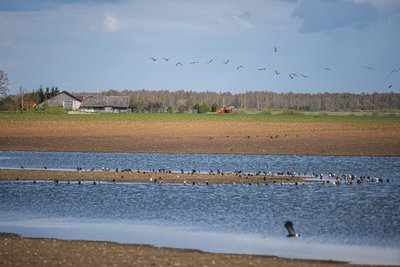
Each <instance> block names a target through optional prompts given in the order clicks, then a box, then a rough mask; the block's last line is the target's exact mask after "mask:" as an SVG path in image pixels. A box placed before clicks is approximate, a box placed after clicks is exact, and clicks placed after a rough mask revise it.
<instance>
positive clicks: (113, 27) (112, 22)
mask: <svg viewBox="0 0 400 267" xmlns="http://www.w3.org/2000/svg"><path fill="white" fill-rule="evenodd" d="M103 24H104V27H105V28H106V30H107V31H109V32H117V31H119V29H120V28H121V26H122V23H121V22H120V21H119V20H118V19H117V17H116V16H115V15H114V14H112V13H110V12H106V13H105V18H104V21H103Z"/></svg>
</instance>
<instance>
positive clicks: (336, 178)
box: [21, 166, 389, 186]
mask: <svg viewBox="0 0 400 267" xmlns="http://www.w3.org/2000/svg"><path fill="white" fill-rule="evenodd" d="M21 169H24V167H23V166H21ZM43 169H45V170H48V167H47V166H44V167H43ZM76 171H78V172H81V171H86V172H115V173H124V172H127V173H133V172H137V173H139V174H140V173H141V174H188V175H195V174H199V175H202V174H203V175H204V174H208V175H209V176H214V175H219V176H224V175H234V176H235V177H238V178H245V179H249V178H250V177H261V176H263V181H264V184H265V185H268V184H269V183H268V181H267V176H268V177H271V178H273V177H276V178H279V180H280V181H279V182H276V181H275V180H272V182H271V183H272V184H273V185H282V186H283V185H288V184H293V185H296V186H297V185H299V182H298V181H297V180H296V181H294V182H293V181H291V180H290V178H297V179H303V180H304V181H303V182H302V183H301V184H302V185H305V184H306V182H312V183H315V182H316V181H318V180H320V181H321V184H322V185H325V184H332V185H340V184H345V185H352V184H353V183H354V184H358V185H360V184H363V183H373V184H382V183H384V180H383V179H382V178H379V177H377V178H375V177H370V176H357V175H353V174H350V173H344V174H341V175H337V174H336V173H334V172H329V173H328V174H327V177H328V178H326V176H325V175H324V174H323V173H315V172H314V173H303V174H301V173H298V172H292V171H286V172H271V171H269V172H267V171H259V172H256V173H245V172H243V171H241V170H235V171H233V172H229V171H223V170H210V171H209V172H208V173H204V172H200V171H198V170H195V169H193V170H191V171H185V170H183V169H181V170H180V171H179V172H176V171H175V172H174V171H171V170H167V169H158V170H156V169H151V170H149V171H144V170H140V169H137V170H136V171H135V170H133V169H131V168H126V169H119V168H116V169H115V170H112V169H110V168H104V167H102V168H101V169H95V168H91V169H83V168H82V167H76ZM123 177H124V176H123V175H122V176H121V178H123ZM177 177H179V176H177ZM282 178H286V182H284V181H282ZM307 179H311V180H308V181H307ZM149 180H150V182H153V183H159V184H161V183H163V180H162V178H161V176H160V177H159V179H157V178H150V179H149ZM33 182H34V183H36V180H34V181H33ZM54 182H55V183H57V184H58V183H59V182H60V181H59V180H58V179H54ZM112 182H113V183H114V184H115V183H116V180H115V179H113V180H112ZM67 183H70V181H67ZM97 183H100V182H96V181H93V184H94V185H96V184H97ZM386 183H389V179H386ZM78 184H82V182H81V181H78ZM182 184H184V185H186V184H187V183H186V180H183V181H182ZM192 184H193V185H196V184H199V183H196V182H192ZM204 184H206V185H209V184H210V183H209V182H208V181H204ZM233 184H236V182H233ZM247 184H248V185H252V183H251V182H248V183H247ZM255 184H256V185H261V184H260V182H255Z"/></svg>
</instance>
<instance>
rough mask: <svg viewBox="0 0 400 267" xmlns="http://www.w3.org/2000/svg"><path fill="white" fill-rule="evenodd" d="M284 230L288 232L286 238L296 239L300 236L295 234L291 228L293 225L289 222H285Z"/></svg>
mask: <svg viewBox="0 0 400 267" xmlns="http://www.w3.org/2000/svg"><path fill="white" fill-rule="evenodd" d="M285 228H286V230H287V231H288V235H287V237H298V236H300V234H299V233H296V231H295V230H294V228H293V223H292V222H291V221H286V222H285Z"/></svg>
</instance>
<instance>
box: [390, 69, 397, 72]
mask: <svg viewBox="0 0 400 267" xmlns="http://www.w3.org/2000/svg"><path fill="white" fill-rule="evenodd" d="M393 72H399V71H398V70H396V69H394V70H392V71H391V72H390V73H393Z"/></svg>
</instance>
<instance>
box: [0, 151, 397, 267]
mask: <svg viewBox="0 0 400 267" xmlns="http://www.w3.org/2000/svg"><path fill="white" fill-rule="evenodd" d="M83 159H85V160H83ZM180 161H182V163H181V164H180ZM21 165H23V166H25V167H29V168H42V166H44V165H47V166H50V167H51V168H55V169H74V168H76V166H82V167H83V168H92V167H96V168H100V167H102V166H107V167H110V168H117V167H118V168H128V167H129V168H140V169H152V168H155V169H158V168H166V169H172V170H180V169H181V168H183V169H186V170H191V169H193V168H194V169H198V170H202V171H207V170H209V169H223V170H228V171H233V170H236V169H242V170H245V171H246V172H256V171H286V170H294V171H298V172H319V171H322V172H325V173H326V172H327V171H335V172H337V173H341V172H346V173H348V172H350V173H353V174H357V175H371V176H372V177H382V178H384V180H386V179H387V178H388V179H390V182H389V183H386V182H384V183H382V184H376V183H364V184H362V185H356V184H353V185H344V184H343V185H340V186H333V185H332V184H326V185H325V186H322V185H321V184H320V183H318V184H317V183H312V184H306V185H301V186H295V185H285V186H281V185H272V184H270V185H267V186H266V185H262V186H257V185H252V186H249V185H209V186H206V185H195V186H192V185H186V186H185V185H178V184H162V185H159V184H132V183H131V184H129V183H127V184H111V183H102V184H98V185H93V184H91V183H84V184H82V185H78V184H77V183H73V184H67V183H61V184H55V183H50V182H37V183H33V182H31V181H30V182H29V181H23V182H21V181H19V182H17V181H2V182H0V231H3V232H14V233H19V234H23V235H27V236H35V237H58V238H64V239H89V240H111V241H117V242H124V243H144V244H152V245H156V246H168V247H181V248H195V249H202V250H205V251H213V252H232V253H255V254H267V255H278V256H283V257H295V258H315V259H334V260H344V261H351V262H355V263H367V264H397V265H398V264H400V206H399V204H398V203H399V202H400V181H399V177H398V174H397V172H398V171H399V170H400V168H399V158H396V157H390V158H380V157H297V156H242V155H229V156H228V155H163V154H124V153H122V154H120V153H116V154H115V153H109V154H108V153H43V152H42V153H37V152H0V167H3V168H5V167H7V168H10V167H13V168H19V166H21ZM286 220H291V221H293V222H294V226H295V229H296V230H297V231H299V232H300V234H301V237H300V238H297V239H293V238H286V234H287V233H286V230H285V228H284V227H283V224H284V222H285V221H286Z"/></svg>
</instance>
